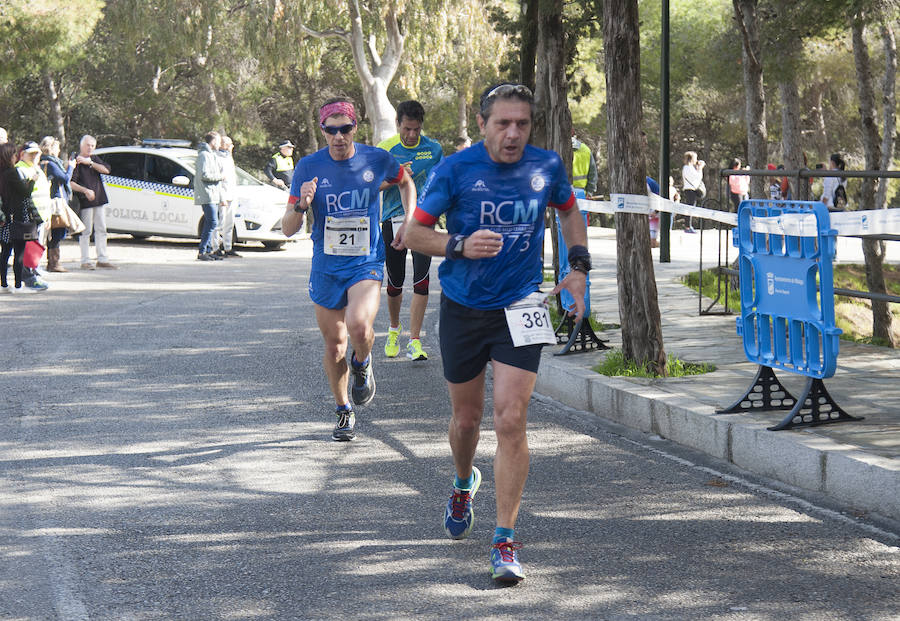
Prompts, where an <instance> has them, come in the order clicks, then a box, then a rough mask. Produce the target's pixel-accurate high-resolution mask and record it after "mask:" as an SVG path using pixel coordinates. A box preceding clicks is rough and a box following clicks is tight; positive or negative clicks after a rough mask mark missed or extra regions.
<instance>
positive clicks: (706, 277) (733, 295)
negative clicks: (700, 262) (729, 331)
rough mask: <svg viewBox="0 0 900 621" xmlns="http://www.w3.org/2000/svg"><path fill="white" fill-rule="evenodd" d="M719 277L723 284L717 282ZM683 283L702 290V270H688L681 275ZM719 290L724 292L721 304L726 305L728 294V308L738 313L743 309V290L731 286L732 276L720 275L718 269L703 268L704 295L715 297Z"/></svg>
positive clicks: (695, 289)
mask: <svg viewBox="0 0 900 621" xmlns="http://www.w3.org/2000/svg"><path fill="white" fill-rule="evenodd" d="M717 278H718V279H720V280H721V285H719V284H717V283H716V279H717ZM681 283H682V284H683V285H685V286H688V287H690V288H691V289H693V290H694V291H700V272H688V273H687V274H685V275H684V276H682V277H681ZM719 287H721V289H719ZM718 291H721V293H722V296H721V298H720V299H719V304H722V305H723V306H724V305H725V297H726V296H727V297H728V308H729V309H731V310H733V311H734V312H736V313H739V312H740V311H741V292H740V291H739V290H737V289H732V288H731V277H730V276H729V275H728V274H722V275H721V276H720V275H718V273H717V270H703V295H705V296H706V297H708V298H713V297H715V295H716V293H717V292H718Z"/></svg>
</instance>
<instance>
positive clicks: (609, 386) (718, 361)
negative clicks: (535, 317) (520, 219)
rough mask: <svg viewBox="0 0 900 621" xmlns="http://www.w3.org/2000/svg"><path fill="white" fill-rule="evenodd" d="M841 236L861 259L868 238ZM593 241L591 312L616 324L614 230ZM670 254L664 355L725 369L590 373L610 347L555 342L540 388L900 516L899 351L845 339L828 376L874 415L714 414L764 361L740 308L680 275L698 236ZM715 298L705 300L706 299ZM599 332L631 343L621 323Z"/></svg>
mask: <svg viewBox="0 0 900 621" xmlns="http://www.w3.org/2000/svg"><path fill="white" fill-rule="evenodd" d="M724 239H725V238H724V235H723V243H724ZM838 241H839V245H838V256H839V258H840V259H841V261H844V262H854V263H857V262H858V263H862V262H863V258H862V251H861V246H860V241H859V240H858V239H852V238H840V239H839V240H838ZM589 242H590V250H591V253H592V255H593V257H594V269H593V271H592V272H591V308H592V311H593V313H594V315H595V316H596V317H597V318H598V319H600V320H602V321H603V322H604V323H607V324H610V323H615V324H618V323H619V309H618V300H617V290H616V241H615V231H614V230H613V229H604V228H598V227H592V228H591V229H590V239H589ZM718 252H719V246H718V243H717V241H716V234H715V232H711V231H707V232H706V233H705V234H704V236H703V255H704V257H703V261H704V268H706V267H713V266H715V265H716V261H717V254H718ZM722 252H723V256H724V249H723V250H722ZM670 254H671V259H672V261H671V262H670V263H667V264H662V263H659V250H657V249H654V250H653V257H654V270H655V273H656V282H657V288H658V293H659V304H660V311H661V314H662V323H663V338H664V341H665V349H666V352H667V353H672V354H674V355H676V356H677V357H678V358H680V359H682V360H685V361H691V362H711V363H713V364H715V365H716V371H715V372H714V373H709V374H704V375H697V376H691V377H683V378H665V379H658V380H649V379H641V378H633V379H632V378H623V377H615V378H610V377H606V376H602V375H599V374H597V373H595V372H594V371H591V367H592V366H594V365H595V364H596V363H597V362H598V361H599V360H600V359H601V358H602V356H603V354H602V353H599V352H590V353H581V354H569V355H566V356H562V357H557V356H553V352H555V351H559V348H548V349H547V350H545V354H544V360H543V361H542V366H541V374H540V377H539V379H538V387H537V390H538V391H539V392H541V393H543V394H546V395H548V396H552V397H554V398H556V399H559V400H560V401H562V402H564V403H567V404H568V405H571V406H573V407H578V408H581V409H585V410H588V411H592V412H595V413H596V414H598V415H599V416H602V417H604V418H607V419H610V420H613V421H615V422H618V423H621V424H623V425H626V426H628V427H631V428H634V429H639V430H641V431H645V432H652V433H656V434H658V435H660V436H662V437H665V438H667V439H670V440H673V441H675V442H677V443H680V444H684V445H687V446H690V447H692V448H695V449H699V450H702V451H704V452H706V453H709V454H711V455H713V456H715V457H718V458H721V459H725V460H727V461H729V462H732V463H734V464H735V465H737V466H739V467H741V468H744V469H746V470H749V471H751V472H754V473H756V474H760V475H764V476H768V477H772V478H775V479H778V480H780V481H783V482H785V483H788V484H790V485H794V486H797V487H800V488H804V489H807V490H813V491H816V492H822V493H825V494H826V495H828V496H831V497H833V498H835V499H837V500H839V501H841V502H845V503H848V504H850V505H851V506H853V507H855V508H857V509H858V510H860V511H863V512H868V511H873V512H876V513H879V514H881V515H883V516H885V517H889V518H892V519H900V352H897V351H892V350H889V349H885V348H881V347H874V346H870V345H862V344H858V343H852V342H847V341H841V342H840V353H839V357H838V369H837V372H836V373H835V375H834V377H832V378H830V379H828V380H826V381H825V385H826V387H827V388H828V391H829V392H830V394H831V395H832V397H833V398H834V399H835V401H836V402H837V403H838V404H839V405H840V406H841V407H842V408H843V409H844V410H845V411H846V412H848V413H849V414H851V415H853V416H863V417H865V420H862V421H858V422H846V423H839V424H831V425H824V426H819V427H810V428H806V429H803V430H798V431H794V430H789V431H779V432H772V431H768V430H767V429H766V427H768V426H772V425H774V424H776V423H778V422H780V421H781V419H782V418H783V417H784V415H785V412H770V413H758V414H751V413H747V414H734V415H716V414H715V410H716V409H718V408H724V407H728V406H729V405H731V404H732V403H733V402H734V401H736V400H737V399H738V398H739V397H740V396H741V395H742V394H743V393H744V391H745V390H746V389H747V388H748V387H749V386H750V383H751V382H752V381H753V377H754V375H755V373H756V369H757V367H756V365H755V364H753V363H750V362H748V361H747V359H746V357H745V355H744V351H743V346H742V342H741V339H740V337H739V336H738V335H737V333H736V331H735V316H734V315H728V316H724V315H705V316H700V314H699V307H700V305H699V303H698V302H699V301H698V296H697V294H696V293H695V292H694V291H692V290H690V289H688V288H687V287H685V286H684V285H682V284H681V283H680V277H681V276H683V275H684V274H686V273H688V272H690V271H696V270H697V269H698V259H699V256H700V236H699V235H696V234H695V235H689V234H685V233H682V232H681V231H673V232H672V245H671V253H670ZM735 257H736V249H735V248H733V247H732V248H729V260H733V259H734V258H735ZM888 260H889V261H897V260H900V244H888ZM548 262H549V258H548ZM709 304H710V300H704V302H703V308H704V309H706V308H707V307H708V306H709ZM601 337H602V338H604V339H608V340H609V345H611V346H613V347H620V346H621V334H620V333H619V331H618V330H614V331H608V332H605V333H603V334H602V335H601ZM573 374H574V375H573ZM778 377H779V378H780V379H781V381H782V383H783V384H784V385H785V387H786V388H788V390H790V391H791V392H792V393H793V394H794V395H795V396H798V395H799V394H800V393H801V392H802V389H803V386H804V384H805V382H806V378H805V377H803V376H799V375H793V374H791V373H787V372H782V371H779V372H778Z"/></svg>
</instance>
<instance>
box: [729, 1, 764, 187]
mask: <svg viewBox="0 0 900 621" xmlns="http://www.w3.org/2000/svg"><path fill="white" fill-rule="evenodd" d="M733 3H734V14H735V17H736V18H737V23H738V28H739V29H740V32H741V38H742V40H743V45H742V53H741V58H742V59H743V62H742V68H743V79H744V98H745V115H746V122H747V160H748V163H749V164H750V168H754V169H764V168H765V167H766V164H767V161H766V160H768V150H767V148H766V141H767V140H768V134H767V131H766V92H765V90H764V88H763V67H762V47H761V46H760V44H759V24H758V22H757V16H756V5H757V0H733ZM750 195H751V196H753V197H755V198H761V197H764V196H766V195H767V192H766V185H765V177H751V178H750Z"/></svg>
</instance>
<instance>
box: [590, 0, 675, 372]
mask: <svg viewBox="0 0 900 621" xmlns="http://www.w3.org/2000/svg"><path fill="white" fill-rule="evenodd" d="M603 45H604V48H605V49H604V52H605V54H604V56H605V58H606V92H607V115H608V120H607V126H608V128H607V132H608V146H607V154H608V161H609V177H610V184H609V185H610V192H611V193H624V194H646V193H647V190H646V166H645V164H644V157H643V154H642V141H641V120H642V119H641V106H642V103H641V57H640V54H641V51H640V35H639V26H638V3H637V0H603ZM616 277H617V280H618V293H619V322H620V324H621V326H622V353H623V354H624V357H625V359H626V360H628V361H633V362H635V363H637V364H645V363H646V364H647V365H648V366H649V368H650V369H651V370H652V371H654V372H656V373H658V374H660V375H664V374H665V370H666V353H665V350H664V348H663V334H662V325H661V319H660V314H659V301H658V300H657V292H656V278H655V276H654V273H653V259H652V257H651V255H650V226H649V222H648V219H647V216H644V215H638V214H616Z"/></svg>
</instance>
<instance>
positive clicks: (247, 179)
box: [178, 156, 263, 185]
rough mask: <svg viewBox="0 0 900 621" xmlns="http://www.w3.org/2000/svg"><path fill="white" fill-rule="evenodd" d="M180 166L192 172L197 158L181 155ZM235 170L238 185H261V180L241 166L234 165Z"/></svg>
mask: <svg viewBox="0 0 900 621" xmlns="http://www.w3.org/2000/svg"><path fill="white" fill-rule="evenodd" d="M178 161H179V162H180V163H181V165H182V166H184V167H185V168H187V169H188V170H190V171H192V172H194V165H195V164H196V163H197V158H196V157H193V156H189V157H182V158H179V160H178ZM234 168H235V171H236V172H237V184H238V185H263V183H262V181H260V180H259V179H257V178H256V177H254V176H253V175H251V174H250V173H248V172H247V171H246V170H244V169H243V168H240V167H238V166H235V167H234Z"/></svg>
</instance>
